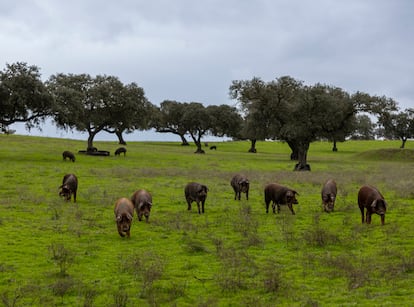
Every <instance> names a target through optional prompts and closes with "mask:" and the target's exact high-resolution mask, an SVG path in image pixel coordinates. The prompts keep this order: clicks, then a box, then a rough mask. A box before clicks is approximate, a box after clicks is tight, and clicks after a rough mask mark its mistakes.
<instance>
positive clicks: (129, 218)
mask: <svg viewBox="0 0 414 307" xmlns="http://www.w3.org/2000/svg"><path fill="white" fill-rule="evenodd" d="M127 218H128V220H129V221H132V215H131V214H129V213H128V214H127Z"/></svg>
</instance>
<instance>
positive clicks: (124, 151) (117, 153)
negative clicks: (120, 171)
mask: <svg viewBox="0 0 414 307" xmlns="http://www.w3.org/2000/svg"><path fill="white" fill-rule="evenodd" d="M126 152H127V150H126V148H125V147H119V148H118V149H117V150H115V156H120V155H121V153H123V154H124V157H125V155H126Z"/></svg>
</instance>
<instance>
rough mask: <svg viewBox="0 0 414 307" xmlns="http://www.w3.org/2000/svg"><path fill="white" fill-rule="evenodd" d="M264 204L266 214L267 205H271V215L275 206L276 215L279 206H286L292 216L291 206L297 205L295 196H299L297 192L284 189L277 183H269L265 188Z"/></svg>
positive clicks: (293, 212)
mask: <svg viewBox="0 0 414 307" xmlns="http://www.w3.org/2000/svg"><path fill="white" fill-rule="evenodd" d="M264 193H265V203H266V213H269V204H270V202H273V203H272V208H273V213H276V212H275V208H276V206H277V213H279V212H280V205H287V206H288V207H289V209H290V212H292V214H295V211H293V206H292V205H293V204H298V201H297V199H296V197H295V195H296V194H297V195H299V194H298V192H296V191H295V190H292V189H290V188H287V187H284V186H282V185H280V184H278V183H269V184H268V185H266V186H265V189H264Z"/></svg>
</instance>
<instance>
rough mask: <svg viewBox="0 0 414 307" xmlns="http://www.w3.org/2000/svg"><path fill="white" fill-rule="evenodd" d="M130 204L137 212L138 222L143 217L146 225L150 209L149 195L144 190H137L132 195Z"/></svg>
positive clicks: (150, 199) (150, 197)
mask: <svg viewBox="0 0 414 307" xmlns="http://www.w3.org/2000/svg"><path fill="white" fill-rule="evenodd" d="M131 202H132V204H133V205H134V207H135V211H136V212H137V215H138V220H140V221H141V220H142V216H145V221H146V222H147V223H148V220H149V216H150V212H151V207H152V196H151V194H150V193H149V192H148V191H146V190H138V191H136V192H135V193H134V194H133V195H132V197H131Z"/></svg>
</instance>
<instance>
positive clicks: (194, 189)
mask: <svg viewBox="0 0 414 307" xmlns="http://www.w3.org/2000/svg"><path fill="white" fill-rule="evenodd" d="M207 191H208V188H207V186H205V185H203V184H199V183H197V182H190V183H188V184H187V185H186V186H185V189H184V194H185V199H186V200H187V204H188V210H191V203H192V202H193V201H195V202H196V203H197V207H198V214H201V212H203V213H204V202H205V201H206V198H207ZM200 202H201V212H200Z"/></svg>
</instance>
